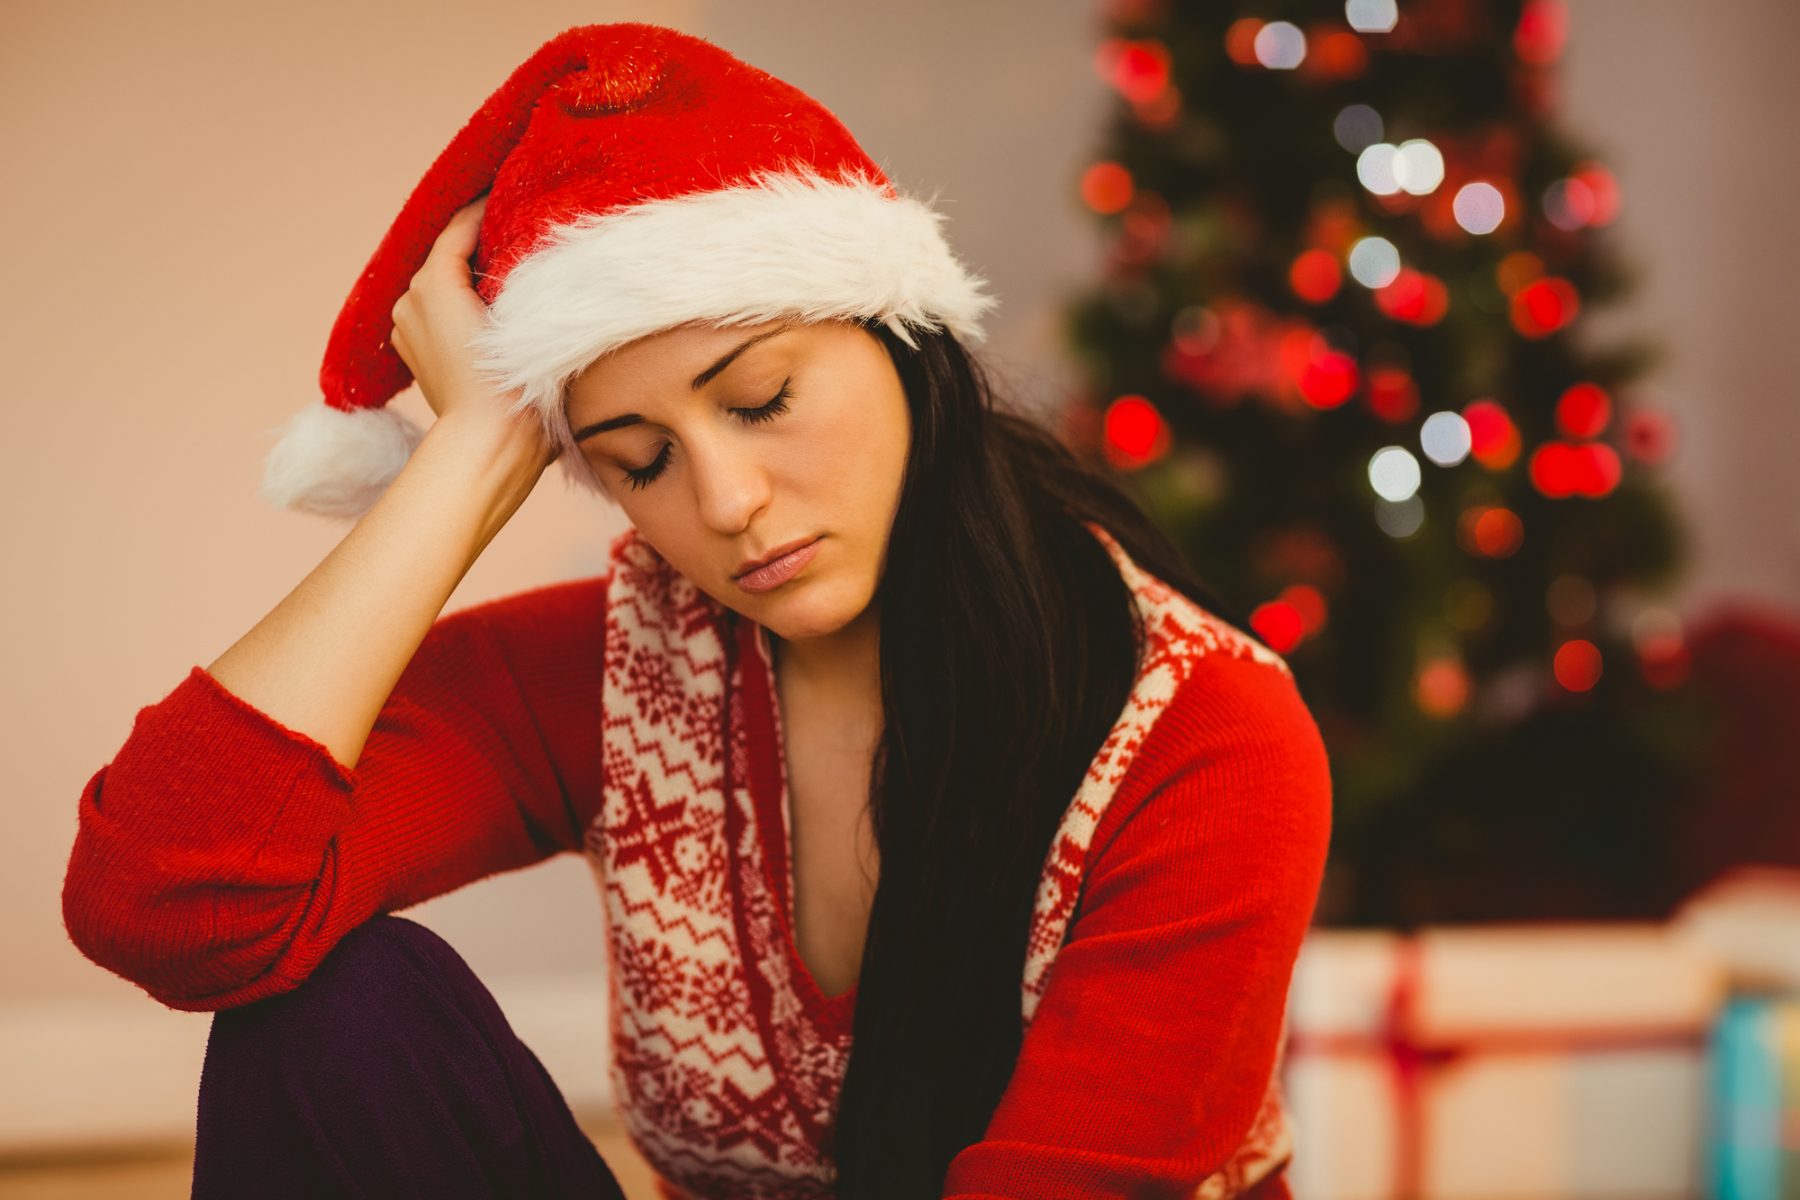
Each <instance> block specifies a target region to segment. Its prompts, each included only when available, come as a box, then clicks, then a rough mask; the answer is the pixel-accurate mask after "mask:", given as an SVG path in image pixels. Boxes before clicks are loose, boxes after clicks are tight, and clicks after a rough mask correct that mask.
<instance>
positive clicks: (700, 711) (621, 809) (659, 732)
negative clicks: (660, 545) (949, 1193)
mask: <svg viewBox="0 0 1800 1200" xmlns="http://www.w3.org/2000/svg"><path fill="white" fill-rule="evenodd" d="M1088 528H1089V529H1090V531H1091V532H1093V534H1094V535H1095V536H1096V537H1097V538H1098V539H1099V540H1100V541H1101V543H1102V544H1103V545H1104V546H1105V547H1106V549H1107V552H1108V553H1109V555H1110V556H1111V557H1112V559H1113V561H1114V562H1115V564H1116V565H1117V566H1118V569H1119V571H1120V573H1121V575H1122V577H1123V578H1124V579H1125V581H1126V583H1127V585H1128V586H1129V588H1130V590H1131V594H1132V597H1133V600H1134V603H1135V606H1136V611H1137V615H1138V619H1139V621H1140V623H1141V625H1140V628H1141V630H1142V632H1143V635H1144V640H1143V647H1144V649H1143V654H1142V656H1141V659H1140V665H1139V672H1138V676H1137V679H1136V681H1135V683H1134V685H1133V688H1132V691H1131V694H1130V697H1129V698H1128V700H1127V702H1126V704H1125V706H1124V709H1123V710H1122V711H1121V713H1120V714H1119V717H1118V719H1117V721H1116V722H1115V724H1114V726H1113V728H1112V730H1111V732H1110V733H1109V735H1108V736H1107V738H1106V740H1105V742H1104V743H1103V744H1102V746H1101V748H1100V751H1099V753H1098V754H1097V755H1096V756H1095V758H1094V760H1093V762H1092V764H1091V765H1090V766H1089V769H1088V774H1087V777H1086V778H1085V779H1084V780H1083V782H1082V784H1081V787H1080V788H1079V790H1078V791H1077V792H1076V794H1075V797H1074V799H1073V801H1072V802H1071V804H1070V805H1069V808H1068V811H1067V813H1066V814H1065V816H1064V818H1063V821H1062V824H1061V827H1060V828H1059V830H1058V832H1057V835H1056V838H1055V840H1054V842H1053V849H1052V851H1051V853H1050V855H1049V857H1048V860H1047V861H1046V863H1045V867H1044V871H1043V875H1042V878H1041V882H1040V884H1039V890H1038V896H1037V904H1036V909H1035V913H1034V916H1033V921H1032V928H1031V932H1030V938H1029V943H1028V947H1029V948H1028V957H1027V961H1026V965H1025V973H1024V978H1023V980H1022V982H1021V1015H1022V1019H1023V1021H1024V1023H1025V1026H1026V1028H1027V1029H1029V1027H1030V1022H1031V1019H1032V1015H1033V1013H1034V1012H1035V1010H1036V1008H1037V1005H1038V1001H1039V1000H1040V999H1041V997H1042V996H1043V994H1044V990H1045V987H1046V984H1047V980H1048V978H1049V975H1050V970H1051V967H1052V965H1053V964H1054V962H1055V960H1056V957H1057V951H1058V949H1059V948H1060V947H1061V946H1062V945H1063V943H1064V941H1065V940H1066V936H1067V933H1068V929H1069V924H1070V919H1071V916H1072V914H1073V912H1074V910H1075V906H1076V900H1077V896H1078V894H1079V890H1080V885H1081V881H1082V876H1083V866H1084V863H1085V861H1086V858H1087V854H1088V850H1089V848H1090V845H1091V844H1092V839H1093V836H1094V832H1095V830H1096V829H1097V828H1098V826H1099V824H1100V821H1101V819H1102V817H1103V816H1104V815H1105V813H1106V810H1107V806H1108V804H1109V802H1110V801H1111V800H1112V798H1113V795H1114V793H1115V792H1116V791H1117V789H1118V786H1119V783H1120V781H1121V780H1122V779H1123V778H1124V776H1125V773H1126V771H1127V770H1128V769H1129V767H1130V765H1131V763H1132V761H1133V757H1134V755H1135V752H1136V751H1137V750H1138V748H1139V747H1140V746H1141V745H1142V744H1143V742H1144V739H1145V738H1146V737H1147V736H1148V734H1149V732H1150V730H1151V728H1152V726H1153V725H1154V724H1155V722H1156V719H1157V718H1158V716H1160V715H1161V714H1162V712H1163V710H1164V709H1165V708H1166V706H1167V705H1168V704H1169V702H1170V700H1171V699H1172V698H1173V697H1174V695H1175V692H1176V689H1177V688H1178V687H1179V685H1180V684H1181V683H1182V681H1184V680H1185V679H1187V678H1188V676H1189V674H1190V673H1191V672H1192V670H1193V669H1194V667H1195V665H1196V664H1197V663H1198V662H1199V661H1200V659H1201V658H1202V657H1203V656H1206V655H1210V654H1229V655H1235V656H1240V657H1248V658H1253V659H1255V660H1257V661H1259V662H1262V663H1263V664H1265V665H1267V666H1269V667H1272V668H1274V669H1276V670H1279V671H1281V672H1283V673H1284V674H1286V673H1287V671H1288V668H1287V665H1286V663H1284V662H1283V661H1282V660H1281V659H1280V657H1279V656H1277V655H1276V654H1274V653H1273V652H1271V651H1270V650H1269V649H1268V648H1267V647H1265V646H1263V645H1262V644H1261V643H1259V642H1257V641H1255V640H1254V639H1251V638H1248V637H1245V636H1244V635H1243V634H1242V633H1241V632H1239V631H1238V630H1237V629H1235V628H1233V627H1232V626H1230V625H1228V624H1226V623H1224V622H1223V621H1220V620H1219V619H1218V618H1216V617H1215V616H1213V615H1212V614H1210V613H1207V612H1206V611H1204V610H1203V609H1201V608H1199V607H1198V606H1196V605H1195V604H1194V603H1193V602H1192V601H1190V600H1189V599H1188V598H1187V597H1186V596H1184V595H1182V594H1181V593H1179V592H1177V591H1175V590H1174V589H1173V588H1171V587H1169V586H1168V585H1166V584H1164V583H1162V582H1161V581H1160V580H1158V579H1156V578H1155V577H1154V576H1151V575H1149V574H1148V573H1146V572H1144V571H1142V570H1141V569H1139V568H1138V567H1137V565H1136V564H1135V563H1134V562H1133V561H1132V560H1131V558H1130V557H1129V556H1128V555H1127V554H1126V553H1125V551H1124V550H1123V548H1122V547H1121V546H1120V545H1119V544H1118V543H1117V541H1115V540H1114V539H1113V538H1112V537H1111V536H1110V535H1108V534H1107V533H1106V531H1105V530H1104V529H1102V528H1101V527H1100V526H1098V525H1094V524H1090V525H1089V526H1088ZM613 564H614V565H613V573H612V577H611V584H610V588H609V592H608V598H607V613H608V621H607V629H606V654H605V696H606V701H605V705H604V711H605V714H606V716H605V723H604V747H605V748H604V753H605V765H604V775H605V780H606V783H605V789H604V799H603V804H602V808H601V811H600V813H599V815H598V817H597V819H596V820H595V821H594V822H593V824H592V825H591V826H590V828H589V830H588V832H587V837H586V844H585V847H584V852H585V853H586V855H587V857H588V858H589V860H590V864H591V865H592V867H593V870H594V873H595V878H596V881H597V882H598V884H599V886H600V888H601V893H602V896H603V898H604V904H605V908H606V917H607V931H608V947H607V955H608V963H609V966H610V968H611V971H610V976H611V980H612V987H613V993H614V994H613V1005H614V1008H613V1011H614V1025H613V1039H614V1041H613V1045H614V1057H613V1067H612V1078H613V1084H614V1087H615V1089H616V1094H617V1095H618V1097H619V1099H620V1111H621V1115H622V1117H623V1119H624V1121H625V1123H626V1127H627V1129H628V1130H629V1132H630V1134H631V1136H632V1139H633V1141H634V1142H635V1143H636V1144H637V1146H638V1147H639V1149H640V1150H641V1151H642V1152H643V1153H644V1155H645V1156H646V1157H647V1158H648V1159H649V1160H650V1161H651V1163H652V1164H653V1165H654V1166H655V1167H656V1168H657V1170H658V1171H659V1172H660V1173H661V1175H662V1177H663V1179H662V1186H663V1188H664V1191H665V1194H666V1195H668V1196H670V1197H673V1198H676V1200H683V1198H685V1197H687V1196H693V1197H706V1196H733V1197H744V1198H745V1200H755V1198H760V1197H769V1198H775V1197H786V1198H794V1197H806V1196H816V1197H825V1196H829V1195H830V1193H831V1180H832V1177H833V1175H832V1167H831V1159H830V1153H829V1147H830V1139H831V1130H832V1114H833V1112H834V1111H835V1107H836V1098H837V1088H838V1085H839V1083H840V1082H841V1080H842V1077H843V1072H844V1066H845V1063H846V1061H847V1059H848V1055H849V1043H850V1026H851V1015H852V1013H853V1011H854V1010H853V1006H854V1003H855V994H856V989H855V988H854V987H852V988H851V989H850V990H849V991H847V992H845V993H843V994H841V995H838V996H833V997H828V996H825V995H823V994H822V993H821V991H820V990H819V988H818V987H817V985H816V984H815V983H814V982H813V980H812V978H811V976H810V973H809V972H808V971H807V970H806V968H805V966H804V964H803V963H802V962H801V961H800V958H799V954H798V951H797V949H796V948H795V945H794V942H793V940H792V937H791V934H790V933H789V932H788V931H790V930H791V929H792V928H793V918H792V902H793V901H792V897H793V884H792V873H791V869H790V865H789V864H788V862H787V854H786V848H787V846H789V845H790V844H791V842H790V841H789V839H788V836H787V829H788V820H789V814H788V809H787V796H786V779H785V775H784V771H783V765H782V760H781V745H780V738H779V737H777V738H776V739H774V742H775V743H776V744H774V745H768V744H764V741H763V740H762V739H753V738H751V737H749V736H748V732H747V731H749V730H750V729H752V728H753V727H758V726H762V725H766V722H767V721H768V720H770V719H771V718H773V719H774V720H776V721H777V722H779V708H778V706H777V704H776V699H775V695H774V690H773V689H774V682H773V672H772V670H771V669H770V662H771V657H770V654H769V646H768V641H767V634H766V631H764V630H763V629H762V627H761V626H759V625H757V624H755V623H754V622H749V621H742V620H733V619H731V617H730V616H729V610H727V609H725V608H724V606H722V605H720V604H719V603H718V602H717V601H715V600H714V599H712V598H711V597H710V596H708V595H706V594H705V593H703V592H701V591H700V590H699V589H698V588H697V587H695V586H694V585H693V584H692V583H691V582H689V581H688V580H687V579H685V578H684V577H683V576H681V575H680V574H678V573H677V572H676V571H674V569H673V568H671V567H670V566H669V565H668V563H667V562H665V561H664V560H663V559H662V558H661V556H660V555H658V554H657V553H656V551H655V550H654V549H652V548H651V547H650V546H649V544H648V543H646V542H644V541H643V540H642V539H641V538H639V537H637V535H636V531H635V530H629V531H627V532H626V533H625V534H623V535H621V537H620V538H619V540H618V541H617V542H616V543H615V544H614V548H613ZM777 728H779V725H778V724H777ZM758 784H761V785H762V786H758ZM774 831H779V836H777V835H776V834H775V832H774ZM733 892H735V896H734V895H733ZM778 907H779V908H780V910H781V911H782V912H784V913H786V914H787V915H786V920H785V922H784V921H783V920H781V919H780V918H779V917H778V915H777V912H778ZM740 981H743V982H747V983H748V987H747V988H745V987H743V986H742V984H741V982H740ZM1284 1027H1285V1025H1284ZM1279 1067H1280V1055H1279V1052H1278V1053H1277V1057H1276V1069H1275V1071H1274V1072H1272V1073H1271V1076H1270V1078H1269V1081H1268V1086H1267V1089H1266V1091H1265V1094H1264V1098H1263V1102H1262V1106H1261V1108H1260V1109H1259V1111H1258V1113H1257V1116H1256V1119H1255V1121H1254V1123H1253V1125H1252V1127H1251V1129H1250V1132H1249V1134H1248V1136H1247V1137H1246V1138H1245V1140H1244V1142H1243V1144H1242V1145H1241V1147H1240V1148H1239V1150H1238V1152H1237V1153H1236V1154H1235V1155H1234V1156H1233V1157H1232V1158H1231V1160H1230V1161H1229V1162H1228V1163H1226V1164H1225V1165H1224V1166H1223V1167H1222V1168H1221V1169H1220V1170H1218V1171H1216V1172H1214V1173H1212V1174H1211V1175H1209V1176H1208V1178H1207V1179H1206V1180H1205V1181H1204V1182H1203V1183H1202V1184H1201V1185H1200V1186H1199V1188H1198V1190H1196V1191H1195V1192H1194V1193H1193V1194H1194V1196H1196V1197H1197V1198H1200V1200H1210V1198H1214V1197H1220V1198H1223V1197H1230V1196H1237V1195H1240V1194H1241V1193H1242V1192H1244V1191H1245V1189H1247V1188H1249V1187H1250V1186H1251V1185H1253V1184H1254V1183H1256V1181H1258V1180H1259V1179H1261V1178H1263V1177H1264V1176H1266V1175H1267V1174H1268V1173H1269V1172H1271V1171H1272V1170H1273V1169H1274V1168H1275V1167H1276V1166H1278V1165H1280V1164H1281V1163H1282V1162H1283V1161H1284V1160H1285V1159H1287V1158H1288V1157H1289V1155H1290V1154H1291V1151H1292V1144H1291V1135H1290V1130H1289V1126H1288V1123H1287V1118H1286V1113H1285V1110H1284V1108H1283V1105H1282V1099H1281V1093H1280V1088H1279V1082H1278V1080H1279Z"/></svg>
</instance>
